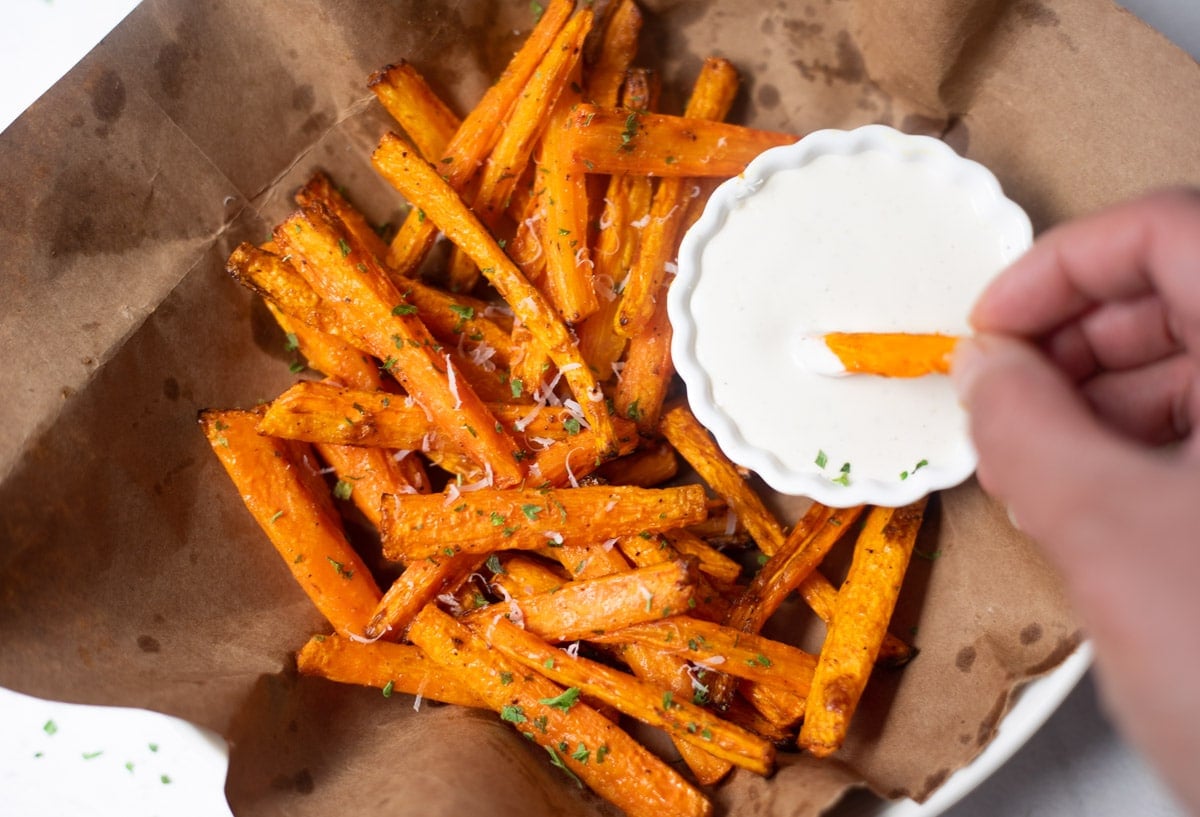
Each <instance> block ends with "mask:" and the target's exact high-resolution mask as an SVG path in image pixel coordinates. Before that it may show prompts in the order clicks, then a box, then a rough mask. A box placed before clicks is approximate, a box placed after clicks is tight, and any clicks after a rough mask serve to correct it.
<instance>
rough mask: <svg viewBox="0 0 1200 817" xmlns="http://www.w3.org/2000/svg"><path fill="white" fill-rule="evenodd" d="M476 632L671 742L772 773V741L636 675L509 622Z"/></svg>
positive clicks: (485, 625) (489, 623)
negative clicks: (569, 650) (580, 655)
mask: <svg viewBox="0 0 1200 817" xmlns="http://www.w3.org/2000/svg"><path fill="white" fill-rule="evenodd" d="M477 629H478V631H479V632H481V633H482V634H483V636H484V637H485V638H486V639H487V641H488V643H490V644H491V645H492V647H494V648H495V649H496V650H498V651H499V652H500V653H502V654H503V655H505V656H507V657H508V658H511V659H512V660H514V661H517V662H519V663H521V664H523V665H524V666H526V667H528V668H530V669H533V670H535V671H537V672H540V673H542V674H543V675H546V676H548V677H549V678H551V679H552V680H554V681H556V682H558V683H560V684H563V685H566V686H568V687H573V688H577V689H579V690H580V691H581V692H582V693H583V694H585V695H588V696H590V697H593V698H596V699H597V700H600V701H603V702H604V703H606V704H608V705H609V706H613V707H616V708H617V709H618V710H620V711H621V712H624V713H625V714H626V715H629V716H630V717H632V718H635V719H637V720H639V721H642V722H643V723H648V724H650V725H651V726H657V727H659V728H661V729H664V730H666V732H667V733H668V734H669V735H671V737H673V738H678V739H680V740H686V741H688V742H689V743H691V744H693V745H695V746H698V747H700V748H701V749H704V750H706V751H708V752H710V753H712V754H714V755H716V756H717V757H719V758H721V759H723V760H727V761H729V762H730V763H733V764H736V765H738V766H743V767H745V768H747V769H750V770H751V771H754V772H758V773H759V774H764V775H765V774H768V773H769V772H770V769H771V765H772V763H773V761H774V758H775V751H774V747H773V746H771V744H770V743H769V742H768V741H765V740H763V739H762V738H759V737H758V736H757V735H753V734H751V733H749V732H747V731H746V730H744V729H742V728H740V727H738V726H734V725H733V724H731V723H729V722H728V721H725V720H722V719H721V718H719V717H717V716H716V715H713V714H712V713H711V712H709V711H708V710H707V709H704V708H702V707H699V706H697V705H695V704H693V703H692V701H691V697H690V696H689V697H686V698H679V699H677V698H676V697H675V694H674V693H673V692H672V691H670V690H663V689H661V688H659V687H657V686H655V685H652V684H648V683H646V682H644V681H641V680H639V679H637V678H635V677H634V676H632V675H628V674H626V673H623V672H620V671H618V670H615V669H612V668H611V667H608V666H605V665H603V664H601V663H599V662H596V661H591V660H589V659H586V658H576V657H572V656H571V655H570V654H568V653H566V652H564V651H563V650H560V649H558V648H556V647H553V646H551V645H550V644H547V643H546V642H545V641H544V640H542V639H541V638H539V637H538V636H537V635H535V634H534V633H531V632H529V631H528V630H523V629H521V628H520V627H518V626H517V625H515V624H513V623H512V622H511V621H509V620H508V619H506V618H503V617H498V618H493V619H490V620H488V621H487V622H486V623H481V624H480V625H479V626H478V628H477Z"/></svg>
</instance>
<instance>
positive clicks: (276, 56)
mask: <svg viewBox="0 0 1200 817" xmlns="http://www.w3.org/2000/svg"><path fill="white" fill-rule="evenodd" d="M645 8H646V9H647V11H648V17H649V19H648V25H647V28H646V32H645V35H644V47H643V55H642V56H643V62H644V63H645V64H647V65H650V66H652V67H656V68H659V69H660V70H661V71H662V72H663V76H664V78H665V80H666V85H667V93H666V95H665V100H664V104H665V105H666V106H667V107H668V108H669V107H671V106H677V105H678V104H679V102H680V100H681V99H682V98H683V95H684V93H686V88H687V87H688V84H689V83H690V81H691V79H692V77H694V75H695V73H696V70H697V69H698V67H699V64H700V60H701V59H702V58H703V57H704V56H706V55H709V54H719V55H723V56H726V57H729V58H730V59H732V60H734V62H735V63H736V64H737V65H738V66H739V68H741V69H742V72H743V75H744V77H745V88H744V92H743V95H742V100H741V102H740V103H739V105H738V108H737V110H736V111H735V117H736V118H737V119H738V120H739V121H742V122H745V123H747V124H752V125H758V126H763V127H770V128H777V129H783V130H789V131H793V132H796V133H797V134H801V133H804V132H806V131H808V130H812V129H815V128H820V127H851V126H854V125H858V124H863V123H867V122H884V123H888V124H892V125H895V126H897V127H900V128H902V129H905V130H909V131H915V132H925V133H933V134H936V135H942V136H944V138H945V139H946V140H947V141H948V142H950V143H951V144H952V145H953V146H954V147H955V148H957V149H958V150H959V151H960V152H963V153H965V154H966V155H968V156H970V157H972V158H975V159H978V160H980V161H982V162H984V163H985V164H987V165H989V166H990V167H992V168H993V169H994V170H995V171H996V173H997V175H998V176H999V177H1000V179H1001V182H1002V183H1003V184H1004V186H1005V187H1006V189H1007V190H1008V191H1009V192H1010V194H1011V195H1012V196H1013V197H1014V198H1016V199H1017V200H1018V201H1019V202H1020V203H1021V204H1023V205H1024V206H1025V207H1026V208H1027V209H1028V210H1029V211H1030V213H1031V215H1032V216H1033V218H1034V221H1035V223H1036V224H1037V225H1038V226H1039V227H1045V226H1048V225H1049V224H1051V223H1054V222H1056V221H1058V220H1061V219H1064V218H1067V217H1070V216H1072V215H1075V214H1079V213H1082V212H1084V211H1086V210H1089V209H1092V208H1094V207H1096V206H1099V205H1101V204H1103V203H1106V202H1109V201H1113V200H1116V199H1119V198H1123V197H1126V196H1129V195H1133V194H1135V193H1137V192H1140V191H1142V190H1145V189H1148V188H1151V187H1155V186H1159V185H1163V184H1178V183H1196V182H1197V181H1198V180H1200V142H1198V141H1197V140H1195V139H1194V138H1193V135H1194V134H1195V133H1196V131H1197V124H1198V122H1197V120H1198V119H1200V69H1198V68H1197V65H1196V64H1195V63H1194V62H1193V61H1192V60H1191V59H1189V58H1188V57H1186V56H1185V55H1183V54H1182V53H1181V52H1179V51H1177V50H1176V49H1174V48H1173V47H1172V46H1170V45H1169V44H1168V43H1167V42H1166V41H1165V40H1163V39H1162V38H1161V37H1159V36H1158V35H1157V34H1155V33H1153V32H1152V31H1150V30H1149V29H1148V28H1146V27H1145V26H1143V25H1142V24H1141V23H1139V22H1138V21H1136V20H1135V19H1134V18H1132V17H1131V16H1130V15H1128V14H1126V13H1125V12H1123V11H1120V10H1119V9H1117V8H1116V7H1114V6H1112V5H1111V4H1110V3H1109V2H1107V0H1052V1H1050V0H1048V1H1047V2H1036V0H1016V1H1015V2H999V0H924V1H923V2H922V0H798V1H797V2H772V3H762V4H748V3H744V2H740V0H708V2H686V1H684V0H648V1H647V2H646V3H645ZM531 22H532V21H531V16H530V12H529V6H528V4H527V3H524V2H517V0H513V1H512V2H508V1H507V0H506V1H505V2H498V1H497V0H479V1H478V2H468V0H460V2H454V1H453V0H419V1H418V0H390V1H388V0H374V1H373V2H368V1H367V0H362V1H361V2H347V1H342V2H337V1H336V0H324V1H322V0H287V1H286V2H285V0H257V2H249V3H244V2H240V0H236V1H235V0H213V1H212V2H206V3H204V4H197V3H191V2H185V0H145V2H143V4H142V5H141V6H140V7H139V8H138V9H137V10H136V11H135V12H134V13H133V14H132V15H131V16H130V17H129V18H128V19H127V20H126V21H125V22H124V23H123V24H122V25H121V26H119V27H118V28H117V29H116V30H115V31H114V32H113V33H112V34H111V35H110V36H109V37H108V38H107V39H106V40H105V41H104V42H103V43H102V44H101V45H100V46H98V47H97V48H96V49H95V51H93V53H92V54H90V55H89V56H88V57H87V58H86V59H85V60H84V61H83V62H82V63H81V64H80V65H79V66H77V67H76V68H75V69H74V70H73V71H72V72H71V73H70V74H69V75H68V76H67V77H66V78H65V79H63V80H62V81H61V82H60V83H58V84H57V85H56V86H55V87H54V88H53V89H52V90H51V91H50V92H48V93H47V94H46V95H45V96H44V97H43V98H42V99H41V100H40V101H39V102H38V103H37V104H35V105H34V106H33V107H32V108H31V109H30V110H29V111H28V112H27V113H26V114H25V115H24V116H22V117H21V118H20V119H19V120H18V121H17V122H16V123H14V124H13V125H12V126H11V127H10V128H9V129H8V130H6V131H5V132H4V133H3V134H0V166H2V167H3V168H4V173H2V174H0V246H3V248H4V249H3V252H2V253H0V352H2V353H3V358H2V361H3V362H2V364H0V394H3V395H4V397H5V398H6V399H4V400H3V401H0V684H2V685H4V686H7V687H10V688H14V689H17V690H21V691H25V692H29V693H33V694H37V695H41V696H45V697H52V698H58V699H62V700H70V701H79V702H86V703H101V704H118V705H133V706H142V707H148V708H151V709H156V710H159V711H162V712H167V713H170V714H174V715H179V716H182V717H184V718H187V719H189V720H192V721H194V722H196V723H198V724H201V725H203V726H206V727H209V728H212V729H215V730H216V731H218V732H220V733H221V734H222V735H224V736H226V737H227V738H228V739H229V740H230V743H231V747H232V751H231V766H230V773H229V780H228V784H227V793H228V796H229V798H230V801H231V804H232V806H233V808H234V811H235V813H237V814H239V815H272V814H279V813H289V814H298V815H299V814H314V815H316V814H330V813H345V812H346V811H353V812H354V813H356V814H362V815H366V816H367V817H371V815H383V814H389V815H391V814H421V815H430V814H461V813H464V812H465V811H466V810H468V809H469V810H472V811H478V810H480V809H483V810H485V811H486V812H487V813H490V814H497V815H508V814H512V815H525V814H580V815H588V814H603V813H610V811H611V809H609V808H608V807H606V806H605V805H604V804H602V803H600V802H598V801H597V800H596V799H595V798H594V797H592V796H591V795H588V794H586V793H583V792H580V791H579V790H578V789H576V788H575V787H574V786H573V784H571V783H570V782H569V781H566V780H565V779H564V778H562V777H561V776H559V775H558V773H557V772H556V771H555V770H553V769H552V768H550V767H549V766H548V765H547V764H546V763H545V759H544V757H542V756H541V753H540V752H538V751H536V750H535V749H531V748H530V746H529V745H527V743H526V741H524V740H523V739H521V738H520V737H519V736H517V735H516V734H515V733H514V732H513V731H512V730H510V729H508V728H507V727H504V726H503V725H502V724H499V723H498V722H497V721H496V719H495V718H494V717H492V716H490V715H488V714H487V713H480V712H473V711H466V710H458V709H453V708H449V707H439V706H435V705H426V706H425V707H423V708H422V709H421V711H420V712H416V711H414V709H413V708H412V706H410V704H411V703H412V699H411V698H406V697H404V696H394V697H393V698H392V699H384V698H383V697H382V696H380V695H379V694H378V692H376V691H373V690H363V689H353V688H345V687H339V686H336V685H332V684H328V683H325V682H322V681H319V680H316V679H303V678H297V677H296V676H295V674H294V670H293V669H292V662H291V658H290V655H291V653H292V652H293V651H294V650H295V649H296V648H297V647H298V646H299V645H301V644H302V643H303V642H304V640H305V639H306V638H307V636H308V635H309V634H310V633H312V632H315V631H319V630H321V629H322V627H321V622H320V621H319V619H318V617H317V616H316V615H315V613H314V612H313V611H312V610H311V609H310V606H309V605H308V603H307V601H306V600H305V599H304V598H303V597H302V596H301V594H300V592H299V590H298V589H297V588H296V587H295V586H294V585H293V584H292V582H291V579H290V577H289V576H288V574H287V571H286V569H285V567H284V566H283V565H281V564H279V563H278V559H277V557H276V556H275V554H274V553H273V552H272V549H271V548H270V547H269V546H267V544H266V542H265V541H264V540H263V537H262V536H261V534H260V533H259V531H257V530H256V528H255V526H254V524H253V522H252V521H251V520H250V518H249V516H248V514H247V513H246V512H245V511H244V509H243V508H242V507H241V504H240V501H239V499H238V498H237V496H236V495H235V492H234V490H233V489H232V487H231V486H230V484H229V482H228V480H227V479H226V478H225V476H224V474H223V473H222V472H221V470H220V467H219V466H218V464H217V463H216V461H215V458H213V457H212V456H211V453H210V452H209V451H208V450H207V446H206V444H205V442H204V441H203V439H202V437H201V435H200V434H199V432H198V430H197V429H196V427H195V415H196V412H197V410H198V409H200V408H203V407H207V406H248V405H252V404H253V403H255V402H256V401H257V400H260V399H266V398H270V397H272V396H274V395H275V394H277V393H278V392H279V391H281V390H282V389H283V388H284V387H286V385H288V384H289V383H290V382H291V381H292V379H293V375H291V374H289V372H288V367H287V363H288V359H287V358H286V357H285V356H284V354H283V351H282V339H281V338H280V336H279V333H278V330H276V329H274V328H273V326H272V324H271V321H270V320H269V317H268V316H266V315H265V312H264V310H263V309H262V308H261V307H260V306H258V305H257V304H255V303H254V302H253V301H252V300H251V299H250V298H249V297H248V296H247V295H246V294H245V293H243V292H241V291H239V289H238V288H237V287H236V286H235V285H234V284H233V283H231V282H230V281H229V280H228V279H227V278H226V276H225V275H224V274H223V273H222V267H223V261H224V258H225V257H226V256H227V254H228V252H229V251H230V249H231V248H232V247H233V246H234V245H235V244H236V243H237V242H238V241H240V240H243V239H249V240H261V239H262V238H264V237H265V236H266V234H267V231H268V229H269V226H270V225H271V224H272V223H274V221H276V220H278V219H279V218H280V217H281V216H283V215H284V214H285V213H286V212H287V210H288V208H289V204H288V201H289V196H290V193H291V191H292V190H293V189H294V188H295V187H296V186H297V184H298V183H300V182H301V181H302V180H303V179H304V178H305V177H306V176H307V175H308V174H309V173H310V172H311V171H312V170H314V169H316V168H323V169H325V170H327V171H328V172H330V173H331V174H332V175H333V176H334V178H335V180H336V181H337V182H338V183H340V184H342V185H344V186H345V187H346V188H347V189H348V190H350V191H351V194H352V195H353V197H354V198H355V199H356V200H358V201H359V202H360V203H362V204H363V205H364V207H365V208H366V209H367V211H368V214H369V215H370V216H371V217H372V218H374V219H375V220H377V221H380V222H382V221H386V220H388V219H390V218H394V217H395V216H396V214H397V212H398V210H399V208H400V206H401V203H400V202H399V201H398V200H396V198H395V196H394V195H393V194H392V193H391V192H390V190H389V189H388V188H387V186H386V185H385V184H383V183H382V182H381V181H380V180H379V179H377V178H376V177H375V175H374V174H373V172H372V171H371V170H370V168H369V166H368V164H367V157H368V155H369V152H370V149H371V147H373V145H374V143H375V141H376V140H377V139H378V137H379V135H380V134H381V133H382V132H383V131H384V129H386V128H387V127H388V123H387V121H386V118H385V116H384V115H383V114H382V113H381V112H380V110H379V109H378V107H377V106H376V105H375V103H374V102H373V101H372V99H371V97H370V94H369V93H368V92H367V91H366V89H365V87H364V80H365V78H366V76H367V74H368V73H369V72H370V71H371V70H373V69H375V68H378V67H380V66H382V65H384V64H386V63H388V62H391V61H394V60H396V59H398V58H400V57H404V58H406V59H409V60H411V61H413V62H414V63H415V64H417V65H418V66H419V67H420V69H421V70H422V71H423V72H424V73H425V74H426V75H427V76H428V77H429V78H430V79H431V81H432V82H433V84H434V85H435V87H437V88H438V89H439V90H440V91H441V92H442V93H443V94H444V95H445V96H446V97H447V98H448V99H449V100H450V101H451V102H452V103H453V104H454V105H455V106H456V107H457V108H458V109H459V110H465V109H466V108H467V107H469V105H470V104H471V103H473V101H474V100H475V99H477V97H478V96H479V94H480V93H481V92H482V91H483V89H484V88H485V87H486V85H487V84H488V83H489V82H490V81H491V79H492V78H493V77H494V76H495V75H496V73H497V72H498V71H499V70H500V68H502V67H503V65H504V63H505V61H506V60H507V58H508V55H509V54H511V52H512V50H513V48H514V45H515V44H516V43H517V42H518V41H519V40H520V38H521V37H522V36H523V35H524V33H525V32H527V31H528V28H529V27H530V25H531ZM785 510H786V509H785ZM918 549H919V550H921V551H922V552H923V553H926V554H930V555H932V554H937V558H936V559H932V560H926V559H917V560H915V562H914V566H913V570H912V574H911V576H910V579H909V581H908V583H907V585H906V587H905V590H904V595H903V597H902V600H901V606H900V609H899V610H898V612H897V615H896V621H895V627H896V628H897V630H898V631H899V632H903V633H910V632H911V633H913V634H914V636H913V637H914V639H915V642H916V644H917V645H918V646H919V647H920V649H921V653H920V655H919V657H918V658H917V659H916V660H915V661H914V662H912V664H910V665H909V666H908V667H907V668H905V669H904V670H903V671H902V672H898V673H879V674H877V675H876V677H875V679H874V681H873V684H872V686H871V688H870V691H869V694H868V696H867V698H866V700H865V701H864V704H863V708H862V710H861V711H860V714H859V716H858V718H857V720H856V725H855V728H854V731H853V733H852V736H851V738H850V741H849V743H848V745H847V746H846V748H845V750H844V751H843V752H841V753H840V755H839V756H838V758H837V760H836V761H835V762H827V763H816V762H814V761H812V760H811V759H809V758H806V757H803V756H800V755H786V754H785V755H783V759H782V762H781V768H780V770H779V771H778V772H777V773H776V774H775V775H774V776H773V777H772V778H770V779H761V778H757V777H755V776H754V775H750V774H743V773H737V774H735V775H733V776H732V778H731V779H730V780H729V781H728V782H727V783H726V784H724V785H723V786H721V787H719V788H718V789H716V790H715V791H714V793H713V794H714V797H715V800H716V802H717V804H718V810H719V811H721V812H723V813H727V814H737V815H782V814H789V815H812V814H817V813H820V812H821V811H822V810H823V809H825V808H827V807H829V806H830V804H833V803H835V802H836V801H837V800H838V798H839V797H840V796H841V794H842V793H843V792H844V791H845V790H846V789H847V787H849V786H853V785H858V784H861V783H862V782H864V781H865V782H866V783H867V784H869V786H870V787H871V788H872V789H874V790H875V791H876V792H878V793H880V794H882V795H885V796H895V797H898V796H904V795H909V796H913V797H917V798H921V797H924V796H927V795H928V793H929V792H930V791H932V790H933V789H934V788H935V787H936V786H937V785H938V784H939V783H940V782H941V781H942V780H944V779H945V777H946V776H947V775H948V774H949V773H950V772H951V771H952V770H954V769H956V768H958V767H960V766H962V765H963V764H965V763H967V762H969V761H970V760H971V758H973V757H974V756H975V755H976V754H977V753H978V751H979V750H980V749H981V747H982V746H983V745H984V744H985V743H986V742H987V740H988V739H989V738H990V737H991V735H992V734H993V732H994V728H995V725H996V723H997V721H998V719H999V718H1000V717H1001V715H1002V714H1003V712H1004V711H1005V708H1006V706H1007V703H1008V699H1009V696H1010V694H1011V692H1012V690H1013V689H1014V687H1016V686H1017V685H1019V683H1020V682H1021V681H1022V680H1023V679H1026V678H1029V677H1032V676H1035V675H1037V674H1039V673H1041V672H1044V671H1046V670H1048V669H1050V668H1052V667H1053V666H1054V665H1056V664H1057V663H1058V662H1059V661H1060V660H1061V659H1062V658H1063V657H1064V656H1065V655H1066V654H1068V653H1069V651H1070V650H1071V649H1072V648H1073V647H1074V645H1075V644H1077V643H1078V641H1079V639H1080V638H1081V635H1080V629H1079V625H1078V623H1077V621H1076V620H1075V618H1074V616H1073V615H1072V613H1071V611H1070V609H1069V607H1068V604H1067V602H1066V600H1065V599H1064V597H1063V595H1062V593H1061V590H1060V587H1059V583H1058V581H1057V579H1056V577H1055V576H1054V574H1053V572H1052V571H1051V570H1050V569H1049V567H1048V566H1047V565H1046V564H1045V563H1044V562H1043V561H1042V560H1041V558H1040V557H1039V556H1038V554H1037V552H1036V550H1035V549H1034V548H1033V547H1032V546H1031V544H1030V543H1029V542H1027V541H1026V540H1025V539H1024V538H1022V537H1021V536H1020V535H1019V534H1018V533H1016V532H1015V531H1013V530H1012V528H1011V527H1010V526H1009V524H1008V522H1007V520H1006V519H1005V517H1004V514H1003V511H1002V510H1001V509H998V508H997V507H996V506H995V505H994V504H993V503H992V502H991V501H990V500H988V499H987V498H986V497H984V496H983V495H982V493H981V492H980V491H979V489H978V487H977V486H976V485H974V484H973V483H968V484H967V485H964V486H962V487H960V488H957V489H955V490H953V491H949V492H946V493H944V494H942V495H941V496H940V497H939V498H938V499H937V501H936V502H935V503H934V504H933V505H932V507H931V511H930V520H929V523H928V524H927V526H926V528H925V530H924V531H923V534H922V542H921V543H920V544H919V545H918ZM834 811H835V813H836V811H837V807H836V806H835V807H834Z"/></svg>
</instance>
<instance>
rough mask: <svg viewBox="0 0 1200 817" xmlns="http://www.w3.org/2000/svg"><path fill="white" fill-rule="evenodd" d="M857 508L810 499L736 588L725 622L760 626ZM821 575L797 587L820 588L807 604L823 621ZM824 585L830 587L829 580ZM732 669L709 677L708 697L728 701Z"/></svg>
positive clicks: (739, 627)
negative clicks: (771, 552)
mask: <svg viewBox="0 0 1200 817" xmlns="http://www.w3.org/2000/svg"><path fill="white" fill-rule="evenodd" d="M861 513H862V508H861V507H857V508H848V509H845V510H839V509H835V508H829V507H826V506H825V505H822V504H820V503H819V502H814V503H813V504H812V505H811V506H810V507H809V509H808V512H807V513H806V514H805V515H804V517H803V518H802V519H801V520H800V521H799V522H798V523H796V526H795V527H794V528H793V529H792V532H791V534H790V535H789V536H788V537H787V539H786V540H785V541H784V543H783V545H782V547H781V548H780V549H779V550H777V551H776V552H775V554H774V555H773V556H771V558H770V559H768V560H767V563H766V564H765V565H763V567H762V569H761V570H759V572H758V574H757V575H755V577H754V579H753V580H752V581H751V582H750V584H749V585H748V586H747V587H746V589H745V590H744V591H742V594H741V596H740V597H739V598H738V599H737V601H736V602H734V604H733V606H732V607H731V608H730V610H729V612H728V614H727V615H726V616H725V624H727V625H728V626H729V627H731V628H732V629H733V630H734V631H736V632H743V633H757V632H758V631H759V630H761V629H762V627H763V625H764V624H766V622H767V619H768V618H770V617H771V616H772V615H774V614H775V611H776V610H778V609H779V606H780V605H781V604H782V603H783V601H784V599H785V598H787V596H788V594H790V593H791V592H792V591H793V590H795V589H796V588H797V587H801V586H802V585H804V583H805V582H806V581H807V580H808V579H809V576H810V575H811V574H812V573H813V571H814V570H815V569H816V566H817V565H818V564H820V562H821V560H822V559H823V558H825V554H826V553H828V552H829V549H830V548H832V547H833V545H834V544H835V543H836V542H837V540H838V539H839V538H840V537H841V535H842V533H843V532H845V530H846V529H847V528H848V527H849V526H850V525H851V524H853V523H854V521H855V520H856V519H857V518H858V516H859V515H860V514H861ZM822 579H823V577H822ZM822 579H817V580H815V581H814V582H813V583H812V584H811V585H809V586H808V587H807V588H806V589H807V592H805V590H802V591H801V592H802V595H804V596H805V599H806V600H807V599H808V597H809V596H810V595H814V594H821V597H820V599H819V600H818V603H817V606H815V607H813V609H814V610H816V611H817V614H818V615H819V616H821V618H822V619H823V620H825V621H828V619H827V618H826V617H825V616H823V615H821V613H822V612H827V611H826V609H825V605H824V604H822V601H823V600H824V594H823V593H821V589H823V588H824V587H825V586H826V585H827V584H828V583H827V582H826V583H822ZM829 587H830V588H831V589H832V585H829ZM814 588H821V589H814ZM810 604H811V602H810ZM732 675H733V673H729V674H727V675H724V676H722V677H718V678H715V679H713V682H712V684H711V685H710V686H711V694H712V699H713V701H714V702H715V703H716V704H717V705H718V706H722V707H723V706H726V705H728V703H729V701H730V699H731V698H732V697H733V693H734V689H735V685H734V684H733V681H732V680H731V677H732Z"/></svg>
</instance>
